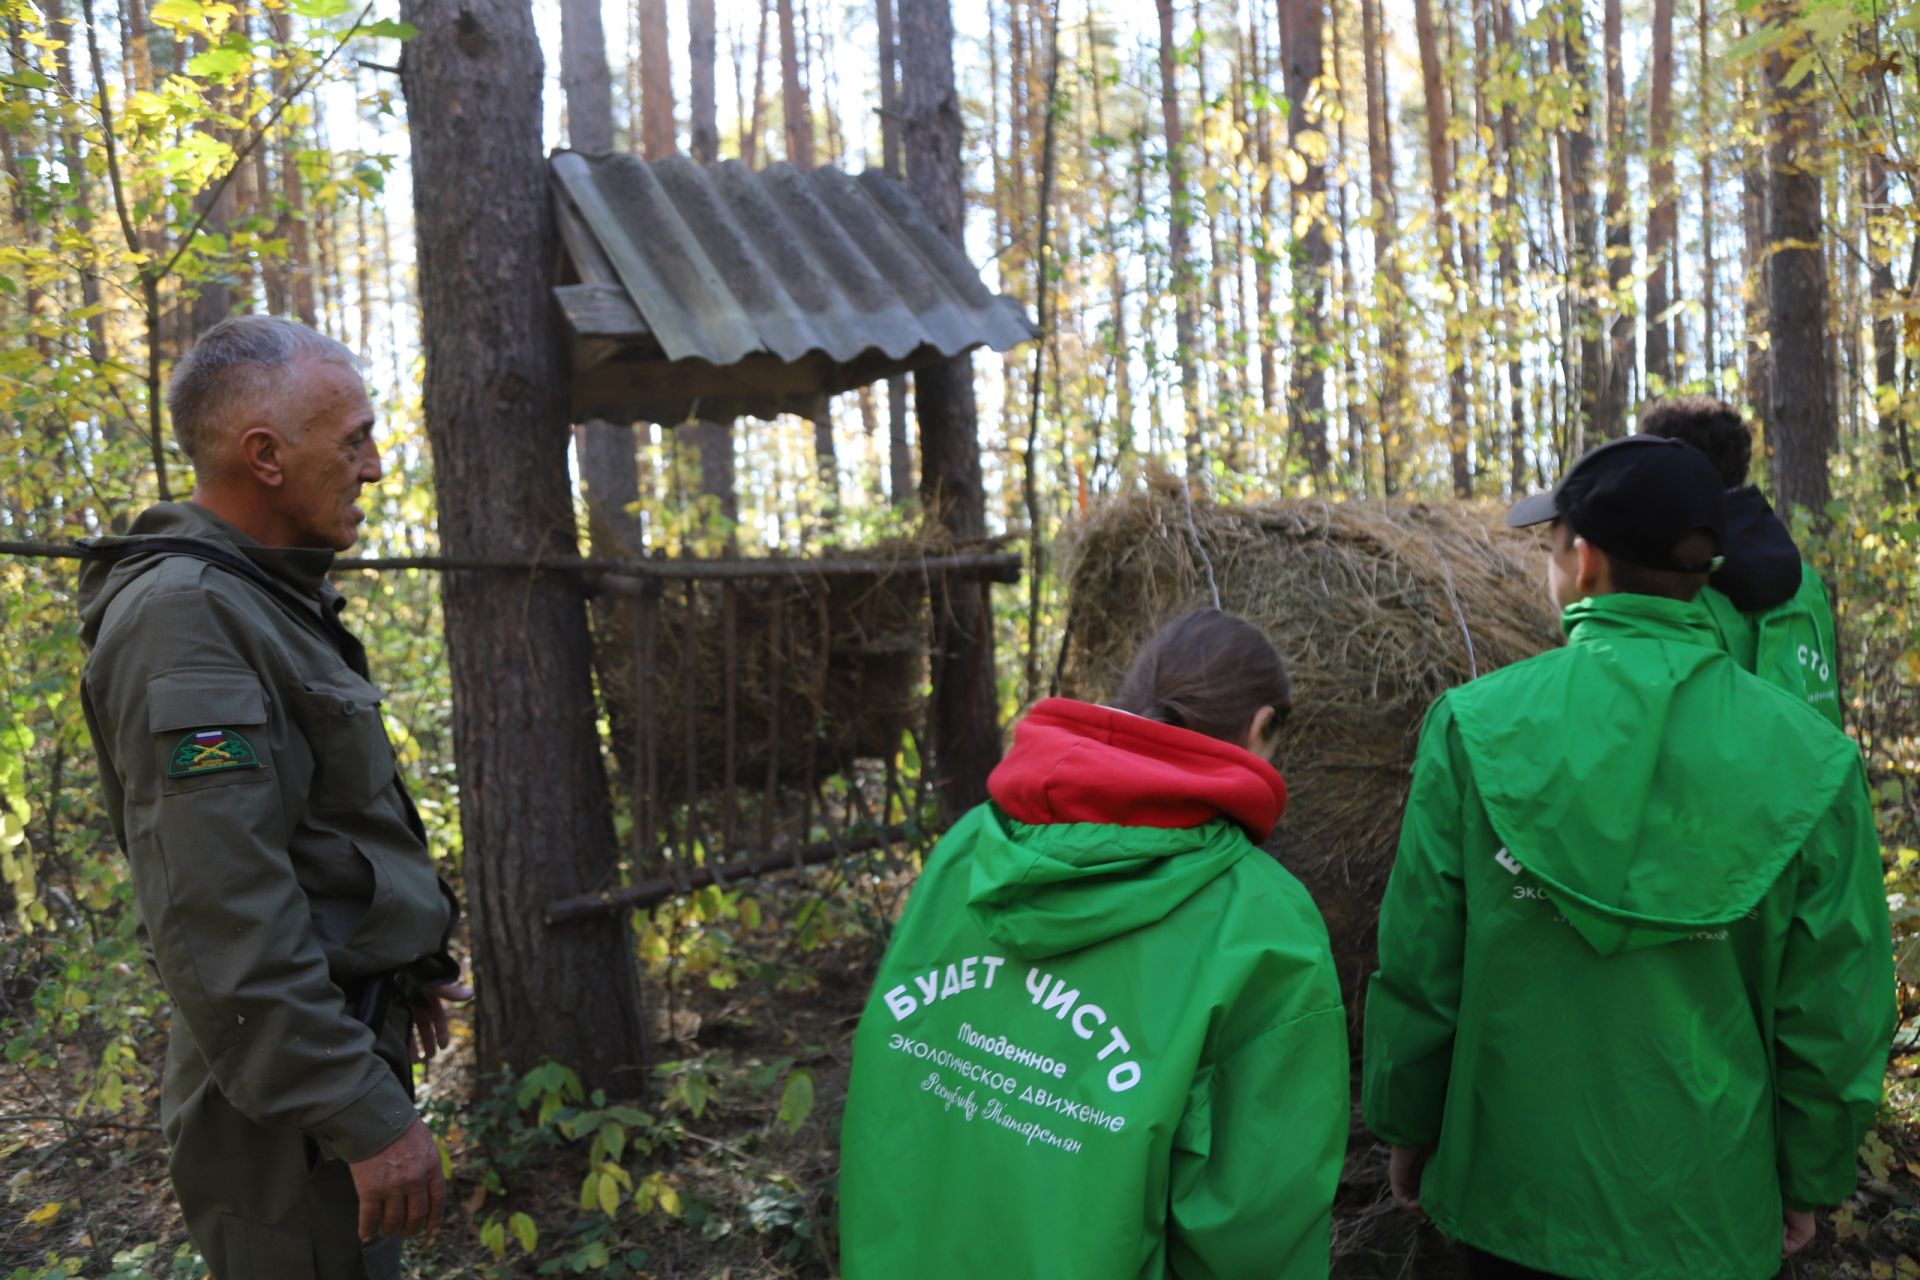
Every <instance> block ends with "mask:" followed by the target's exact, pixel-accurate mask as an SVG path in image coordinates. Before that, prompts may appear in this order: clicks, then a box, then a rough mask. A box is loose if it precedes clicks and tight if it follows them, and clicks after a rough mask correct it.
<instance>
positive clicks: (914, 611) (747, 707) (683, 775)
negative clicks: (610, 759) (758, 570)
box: [605, 547, 927, 804]
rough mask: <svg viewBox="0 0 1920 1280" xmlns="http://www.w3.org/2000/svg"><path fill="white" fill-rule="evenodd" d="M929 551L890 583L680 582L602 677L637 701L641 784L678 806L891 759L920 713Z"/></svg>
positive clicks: (888, 578)
mask: <svg viewBox="0 0 1920 1280" xmlns="http://www.w3.org/2000/svg"><path fill="white" fill-rule="evenodd" d="M920 550H921V549H920V548H918V547H912V548H877V549H874V551H873V554H874V555H875V556H876V557H879V558H883V559H884V558H891V557H894V556H897V558H898V559H899V560H900V561H901V567H900V568H899V569H898V570H894V571H891V572H874V573H861V574H850V573H839V574H835V575H833V576H831V577H821V576H796V577H792V578H787V579H773V580H751V581H739V582H697V581H687V582H682V583H673V584H669V585H667V586H665V587H664V589H663V590H661V591H660V592H658V593H657V594H652V595H649V596H646V597H644V598H642V599H641V600H640V601H639V602H638V605H637V606H636V607H637V608H638V609H639V610H640V613H641V615H642V616H641V618H640V637H639V641H638V647H639V652H638V653H637V654H636V661H635V662H634V663H633V664H630V665H619V666H614V667H611V668H610V669H609V670H608V672H607V674H606V676H605V678H606V679H607V681H608V683H609V686H610V688H609V693H610V694H611V695H612V696H613V697H615V698H621V699H625V698H627V697H629V696H631V691H632V689H633V684H634V681H635V680H636V679H639V680H640V681H641V688H640V690H639V693H640V696H639V700H638V706H639V716H640V733H641V734H642V737H643V741H642V742H641V743H640V744H639V746H640V748H641V750H640V751H639V753H638V754H628V753H624V752H623V753H622V756H623V758H625V759H629V760H634V761H636V763H637V766H638V768H639V770H640V775H641V776H640V778H639V780H638V782H639V785H640V786H641V787H642V788H644V789H645V790H647V791H649V792H650V793H652V794H653V795H654V796H655V797H657V798H658V800H659V801H661V802H663V803H666V804H673V803H676V802H678V801H679V800H681V799H683V798H686V797H688V796H689V794H690V793H691V794H704V793H708V792H713V791H718V790H720V789H722V788H727V787H736V788H742V789H747V790H758V789H760V788H762V787H763V786H766V785H768V784H769V781H770V780H771V782H772V783H773V784H774V785H778V786H782V787H787V786H802V787H805V786H808V785H809V784H811V783H814V782H817V781H818V780H819V779H822V778H824V777H826V776H828V775H830V774H833V773H835V772H839V771H841V770H843V769H845V768H846V767H847V766H848V765H850V764H851V763H852V762H853V761H854V760H856V759H860V758H866V757H886V756H890V755H892V754H893V752H894V751H895V750H897V749H898V747H899V744H900V740H901V735H902V734H903V733H904V732H905V731H906V730H907V728H908V727H910V726H911V725H913V724H914V723H915V722H916V720H917V718H918V717H919V716H920V715H921V714H922V707H921V696H920V695H921V689H922V686H923V684H924V682H925V654H926V634H927V624H926V598H927V589H926V581H925V577H924V574H923V573H922V572H920V570H919V566H918V555H919V552H920Z"/></svg>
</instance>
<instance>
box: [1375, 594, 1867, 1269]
mask: <svg viewBox="0 0 1920 1280" xmlns="http://www.w3.org/2000/svg"><path fill="white" fill-rule="evenodd" d="M1564 625H1565V626H1566V628H1567V633H1568V637H1569V640H1570V643H1569V644H1568V645H1567V646H1566V647H1565V648H1562V649H1558V650H1554V651H1552V652H1549V653H1545V654H1542V655H1540V656H1539V657H1536V658H1532V659H1529V660H1527V661H1525V662H1519V663H1516V664H1514V665H1513V666H1511V667H1507V668H1505V669H1504V670H1501V671H1498V672H1495V673H1494V674H1492V675H1489V676H1486V677H1484V678H1482V679H1480V680H1476V681H1474V682H1473V683H1471V684H1468V685H1465V686H1463V687H1462V688H1459V689H1456V690H1453V691H1452V692H1450V693H1448V694H1446V695H1443V696H1442V697H1441V698H1440V699H1439V700H1438V701H1437V702H1435V704H1434V706H1433V709H1432V711H1431V712H1430V713H1429V714H1428V717H1427V722H1426V726H1425V729H1424V731H1423V733H1422V736H1421V743H1420V749H1419V754H1418V757H1417V760H1416V763H1415V765H1414V776H1413V790H1412V794H1411V795H1410V797H1409V799H1408V804H1407V815H1406V823H1405V827H1404V829H1403V832H1402V836H1401V842H1400V851H1399V858H1398V861H1397V863H1396V864H1395V866H1394V870H1393V875H1392V878H1391V880H1390V881H1389V883H1388V887H1387V892H1386V899H1385V902H1384V904H1383V905H1382V908H1381V912H1380V971H1379V972H1378V973H1376V974H1375V975H1374V977H1373V980H1372V985H1371V988H1370V990H1369V993H1368V999H1367V1012H1366V1043H1365V1055H1366V1056H1365V1074H1364V1086H1363V1102H1364V1109H1365V1113H1366V1120H1367V1124H1368V1125H1369V1127H1370V1128H1371V1129H1372V1130H1373V1131H1374V1133H1376V1134H1377V1135H1379V1136H1380V1137H1381V1138H1382V1139H1384V1140H1386V1141H1387V1142H1390V1143H1393V1144H1395V1145H1399V1146H1426V1145H1430V1144H1437V1146H1438V1149H1437V1150H1436V1151H1435V1152H1434V1153H1433V1155H1432V1158H1431V1159H1430V1161H1429V1163H1428V1164H1427V1166H1426V1171H1425V1179H1424V1182H1423V1183H1422V1186H1421V1199H1422V1203H1423V1207H1424V1208H1425V1209H1426V1210H1427V1212H1428V1213H1429V1214H1431V1215H1432V1217H1433V1218H1434V1220H1435V1221H1436V1222H1438V1223H1439V1224H1440V1226H1441V1227H1443V1228H1444V1229H1445V1230H1446V1231H1448V1232H1449V1233H1450V1234H1452V1235H1455V1236H1458V1237H1459V1238H1461V1239H1463V1240H1465V1241H1467V1242H1468V1243H1469V1244H1472V1245H1475V1246H1477V1247H1479V1248H1481V1249H1484V1250H1487V1251H1489V1252H1491V1253H1494V1254H1498V1255H1500V1256H1502V1257H1506V1258H1509V1259H1512V1260H1514V1261H1516V1262H1519V1263H1522V1264H1524V1265H1526V1266H1530V1267H1535V1268H1539V1269H1543V1270H1546V1271H1550V1272H1554V1273H1557V1274H1561V1275H1566V1276H1573V1277H1595V1278H1601V1277H1604V1278H1605V1280H1623V1278H1625V1277H1633V1278H1634V1280H1663V1278H1667V1277H1671V1278H1672V1280H1682V1278H1683V1277H1684V1278H1686V1280H1701V1278H1703V1277H1704V1278H1711V1277H1758V1276H1771V1275H1773V1274H1774V1272H1775V1271H1776V1270H1777V1269H1778V1268H1779V1265H1780V1231H1781V1206H1782V1200H1783V1199H1784V1200H1785V1201H1786V1202H1787V1203H1788V1204H1791V1205H1793V1206H1794V1207H1796V1208H1807V1207H1812V1206H1815V1205H1824V1204H1833V1203H1835V1202H1837V1201H1839V1200H1842V1199H1844V1198H1845V1197H1846V1196H1847V1195H1848V1194H1850V1193H1851V1192H1852V1190H1853V1186H1854V1152H1855V1150H1856V1148H1857V1147H1858V1145H1859V1142H1860V1139H1861V1137H1862V1136H1863V1134H1864V1132H1865V1130H1866V1129H1867V1127H1868V1126H1869V1124H1870V1123H1871V1122H1872V1119H1873V1115H1874V1111H1875V1108H1876V1105H1877V1103H1878V1100H1879V1096H1880V1084H1881V1076H1882V1074H1883V1072H1884V1069H1885V1067H1886V1060H1887V1057H1886V1055H1887V1047H1888V1042H1889V1040H1890V1037H1891V1032H1892V1022H1893V981H1892V978H1893V975H1892V964H1891V948H1890V940H1889V936H1888V934H1889V929H1888V920H1887V911H1886V901H1885V898H1884V896H1883V887H1882V882H1881V874H1882V872H1881V862H1880V855H1879V846H1878V842H1877V840H1876V838H1875V834H1874V827H1873V815H1872V812H1871V811H1870V809H1869V807H1868V803H1867V795H1866V788H1865V779H1864V774H1863V771H1862V768H1861V763H1860V756H1859V752H1858V751H1857V750H1856V749H1855V748H1854V746H1853V743H1852V742H1851V741H1849V740H1848V739H1847V738H1846V737H1845V736H1844V735H1842V734H1840V733H1838V732H1836V731H1834V730H1833V729H1831V728H1830V727H1829V726H1828V725H1827V724H1826V723H1825V722H1824V721H1822V720H1821V719H1820V718H1819V717H1818V716H1817V715H1816V714H1814V713H1813V712H1812V711H1810V710H1809V709H1808V708H1807V706H1806V705H1805V703H1804V702H1803V701H1802V700H1801V699H1800V698H1798V697H1795V696H1793V695H1791V694H1788V693H1785V692H1783V691H1781V690H1779V689H1777V688H1775V687H1773V686H1771V685H1768V684H1766V683H1763V682H1762V681H1760V680H1759V679H1756V678H1755V677H1753V676H1751V675H1749V674H1748V673H1746V672H1745V671H1742V670H1740V669H1739V667H1738V666H1737V665H1736V664H1735V663H1734V662H1733V660H1732V659H1730V658H1729V657H1727V656H1726V655H1725V654H1724V653H1722V652H1721V651H1720V650H1719V649H1718V648H1716V647H1715V636H1714V631H1713V627H1712V623H1711V622H1710V621H1709V619H1708V617H1707V614H1706V611H1705V609H1704V608H1703V607H1701V606H1699V605H1697V604H1685V603H1680V602H1677V601H1671V600H1659V599H1654V598H1652V597H1647V596H1637V595H1609V596H1602V597H1598V598H1595V599H1591V600H1586V601H1582V602H1580V603H1577V604H1575V605H1573V606H1571V607H1569V608H1568V609H1567V611H1566V615H1565V619H1564Z"/></svg>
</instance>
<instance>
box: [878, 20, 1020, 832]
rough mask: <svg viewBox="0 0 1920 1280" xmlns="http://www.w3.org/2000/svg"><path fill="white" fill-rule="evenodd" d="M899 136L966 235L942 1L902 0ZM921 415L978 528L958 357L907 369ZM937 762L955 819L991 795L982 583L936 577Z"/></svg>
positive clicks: (989, 668)
mask: <svg viewBox="0 0 1920 1280" xmlns="http://www.w3.org/2000/svg"><path fill="white" fill-rule="evenodd" d="M899 4H900V8H899V29H900V83H901V108H902V110H901V115H902V129H901V143H902V145H903V148H904V150H905V160H906V171H907V185H908V187H909V189H911V190H912V191H913V192H914V193H915V195H917V196H918V197H919V199H920V202H921V204H922V205H924V206H925V207H926V210H927V216H928V217H929V218H930V219H931V220H932V222H933V225H934V226H935V227H937V228H938V229H939V230H940V232H941V234H943V235H945V236H946V237H947V238H948V239H949V240H951V241H952V242H953V243H954V244H956V245H959V244H961V243H962V229H963V226H964V221H965V205H964V201H963V197H962V185H961V172H960V140H961V120H960V98H959V95H958V94H957V93H956V92H955V89H954V81H953V15H952V12H951V10H950V9H949V8H948V0H899ZM914 403H915V407H916V409H917V410H918V415H919V420H920V459H921V474H920V502H921V506H922V507H923V508H924V509H925V511H926V512H927V514H928V516H929V518H931V519H933V520H935V521H937V522H938V523H939V524H940V525H941V526H942V527H943V528H944V529H945V530H946V531H947V533H948V534H949V536H951V537H952V538H953V540H954V541H955V542H957V543H966V542H971V541H976V540H978V539H980V538H982V537H984V536H985V535H986V531H987V513H986V494H985V490H984V488H983V486H982V483H981V478H980V444H979V437H978V429H979V428H978V422H977V420H976V416H975V411H974V400H973V362H972V361H971V360H970V359H969V358H968V357H966V356H959V357H956V358H955V359H952V360H948V361H945V362H944V363H942V364H938V365H934V366H932V367H930V368H926V369H922V370H920V371H919V372H917V373H916V374H915V375H914ZM932 587H933V591H932V614H933V623H932V655H931V664H932V668H933V671H932V674H933V773H934V790H935V794H936V795H937V796H938V798H939V805H940V812H941V814H942V816H943V817H945V818H948V819H954V818H958V817H959V816H960V815H961V814H963V813H965V812H966V811H967V810H968V809H970V808H972V807H973V806H974V805H976V804H978V803H980V802H981V801H983V800H985V799H986V797H987V775H988V774H989V773H991V772H992V771H993V766H994V765H995V764H997V763H998V762H999V760H1000V722H999V708H998V702H997V698H996V696H995V684H994V661H993V629H992V623H993V613H992V609H991V607H990V606H991V601H990V598H989V596H988V588H987V585H986V583H984V582H979V581H972V582H969V581H964V580H961V579H958V578H953V577H948V576H946V575H941V576H939V577H936V578H935V579H934V580H933V583H932Z"/></svg>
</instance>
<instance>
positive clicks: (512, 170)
mask: <svg viewBox="0 0 1920 1280" xmlns="http://www.w3.org/2000/svg"><path fill="white" fill-rule="evenodd" d="M401 16H402V17H403V19H404V20H406V21H407V22H410V23H412V24H413V25H414V26H416V27H418V28H419V30H420V35H418V36H417V37H415V38H414V39H413V40H412V41H411V42H410V43H409V45H408V48H407V58H406V61H405V65H404V67H403V68H402V73H401V86H402V88H403V90H404V92H405V94H406V102H407V117H408V120H409V123H410V125H411V134H412V143H413V174H414V182H413V194H414V226H415V228H416V244H417V246H418V249H417V251H418V254H419V264H418V269H419V296H420V312H421V329H422V338H423V341H422V350H423V353H424V355H425V361H426V379H425V384H424V387H423V406H424V415H425V419H426V424H427V432H428V437H429V440H430V441H431V444H432V447H433V459H434V489H435V492H436V493H437V494H438V495H439V505H440V511H439V515H440V536H441V541H442V545H443V546H444V547H445V549H446V551H447V553H448V554H449V555H452V556H513V557H519V558H527V559H547V560H555V559H562V558H565V557H568V556H572V555H575V554H577V548H576V546H575V543H574V537H573V528H574V516H573V504H572V499H571V495H570V493H569V487H568V482H567V466H566V450H567V437H568V432H567V421H566V403H567V397H566V382H567V369H566V358H565V352H564V349H563V346H562V344H561V342H560V338H559V334H558V332H557V329H556V325H555V322H554V319H553V304H552V301H551V299H550V295H549V293H548V289H549V286H550V284H551V281H550V279H549V273H550V272H551V269H552V263H553V256H554V251H555V245H556V234H555V229H554V223H553V211H552V206H551V197H550V195H549V193H548V176H547V161H546V148H545V145H544V143H543V141H542V139H541V114H540V97H541V93H540V91H541V79H542V63H541V57H540V50H539V45H538V43H537V42H536V40H535V38H534V31H533V16H532V12H531V10H530V9H529V8H528V7H527V6H526V5H525V4H524V3H516V2H515V0H404V2H403V4H402V6H401ZM442 601H443V608H444V612H445V617H446V630H447V652H448V657H449V660H450V663H451V667H452V678H453V711H454V725H453V728H454V750H455V759H456V761H457V764H458V768H459V775H460V823H461V833H462V839H463V841H464V844H465V848H466V879H467V895H466V897H467V910H468V912H469V915H470V918H471V921H472V935H473V942H474V963H475V969H476V974H477V977H478V982H477V983H476V985H477V987H478V989H479V993H480V994H479V1004H478V1012H477V1023H478V1036H479V1040H478V1050H479V1062H480V1067H481V1070H483V1071H485V1072H492V1071H495V1070H497V1069H498V1068H500V1067H503V1066H505V1067H511V1068H514V1069H516V1070H519V1071H525V1070H528V1069H531V1068H532V1067H534V1066H536V1065H538V1063H539V1062H540V1061H541V1060H542V1059H544V1058H547V1057H552V1058H556V1059H558V1060H559V1061H561V1062H565V1063H567V1064H568V1065H570V1066H572V1067H573V1068H574V1069H575V1070H577V1071H578V1072H579V1073H580V1076H581V1079H582V1080H583V1082H588V1084H589V1087H593V1086H595V1085H601V1086H606V1087H608V1088H610V1089H613V1090H618V1091H622V1092H637V1091H638V1090H639V1089H640V1088H642V1087H643V1085H644V1081H645V1078H646V1077H645V1075H644V1074H643V1073H644V1070H645V1068H646V1065H647V1040H646V1031H645V1027H646V1021H645V1018H644V1016H643V1012H642V1008H641V1003H640V992H639V984H638V981H637V979H636V975H635V972H634V964H633V953H632V949H631V947H630V946H629V945H628V938H627V930H626V925H625V922H624V921H623V920H622V919H621V918H620V917H617V916H615V917H608V918H605V919H596V920H594V921H590V922H582V923H578V924H574V925H570V926H567V927H565V928H556V929H549V928H547V927H546V926H545V925H544V924H543V923H542V922H541V911H540V905H541V904H542V903H545V902H549V901H552V900H553V899H556V898H562V897H567V896H570V895H573V894H578V893H584V892H588V891H591V890H595V889H601V888H606V887H610V886H612V885H613V884H615V883H616V877H617V874H618V870H617V868H618V856H617V851H616V849H615V847H614V836H613V816H612V812H611V809H610V806H609V804H608V796H607V782H606V776H605V771H604V768H603V766H602V763H601V759H600V750H599V744H598V742H597V741H596V738H595V733H594V727H593V726H594V701H593V687H592V679H591V674H590V665H589V664H590V650H589V646H588V638H587V625H586V613H585V610H584V608H583V607H582V604H581V600H580V594H579V588H578V586H577V585H576V584H575V583H573V582H572V581H570V580H568V579H566V578H564V577H562V576H560V575H557V574H555V575H535V576H533V577H526V576H520V577H513V576H510V575H498V574H485V573H448V574H446V575H445V577H444V578H443V580H442Z"/></svg>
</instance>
